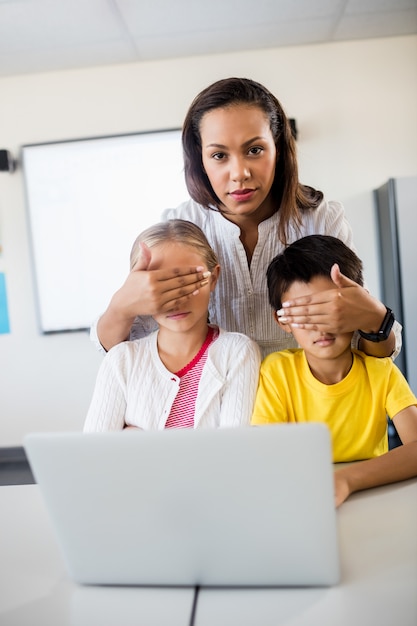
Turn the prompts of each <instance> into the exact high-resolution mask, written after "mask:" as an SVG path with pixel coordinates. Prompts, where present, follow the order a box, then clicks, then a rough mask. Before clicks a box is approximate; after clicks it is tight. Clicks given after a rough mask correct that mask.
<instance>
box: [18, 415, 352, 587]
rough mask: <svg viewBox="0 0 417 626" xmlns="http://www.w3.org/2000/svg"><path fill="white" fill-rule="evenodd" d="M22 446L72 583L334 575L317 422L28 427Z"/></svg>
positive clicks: (327, 478) (256, 581)
mask: <svg viewBox="0 0 417 626" xmlns="http://www.w3.org/2000/svg"><path fill="white" fill-rule="evenodd" d="M24 447H25V449H26V453H27V456H28V459H29V462H30V465H31V468H32V471H33V474H34V476H35V479H36V482H37V483H38V484H39V487H40V490H41V492H42V494H43V497H44V501H45V503H46V506H47V508H48V510H49V514H50V517H51V520H52V523H53V526H54V528H55V531H56V536H57V539H58V541H59V544H60V547H61V550H62V553H63V556H64V559H65V562H66V566H67V569H68V572H69V575H70V576H71V577H72V578H73V579H74V580H75V581H76V582H78V583H83V584H106V585H158V586H159V585H188V586H191V585H204V586H299V585H302V586H305V585H309V586H310V585H313V586H322V585H324V586H327V585H333V584H335V583H337V582H338V580H339V572H340V570H339V558H338V557H339V554H338V552H339V550H338V540H337V519H336V511H335V507H334V499H333V492H334V490H333V466H332V460H331V443H330V436H329V432H328V430H327V428H326V426H324V425H322V424H291V425H290V424H285V425H284V424H282V425H274V426H262V427H252V428H249V427H247V428H240V429H219V430H188V429H180V430H167V431H157V432H155V431H152V432H144V431H138V432H134V431H125V432H115V433H93V434H84V433H59V434H58V433H34V434H30V435H27V436H26V438H25V441H24Z"/></svg>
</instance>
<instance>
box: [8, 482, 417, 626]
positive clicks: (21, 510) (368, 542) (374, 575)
mask: <svg viewBox="0 0 417 626" xmlns="http://www.w3.org/2000/svg"><path fill="white" fill-rule="evenodd" d="M338 518H339V530H340V550H341V562H342V581H341V583H340V585H338V586H336V587H333V588H323V589H241V590H238V589H227V590H225V589H218V590H217V589H202V590H200V592H199V596H198V604H197V613H196V620H195V626H281V625H285V626H316V625H317V626H373V625H374V624H378V626H416V624H417V480H412V481H407V482H404V483H400V484H397V485H392V486H388V487H383V488H380V489H374V490H370V491H368V492H363V493H359V494H356V495H354V496H353V497H351V498H350V499H349V500H348V501H347V502H346V503H345V504H343V505H342V507H341V508H340V509H339V511H338ZM193 597H194V590H193V589H188V588H187V589H151V588H148V589H146V588H145V589H144V588H133V587H128V588H124V587H115V588H114V587H82V586H79V585H76V584H74V583H72V582H71V580H70V579H69V578H68V575H67V574H66V571H65V567H64V563H63V560H62V557H61V554H60V552H59V550H58V547H57V545H56V542H55V537H54V535H53V531H52V528H51V525H50V523H49V519H48V517H47V513H46V510H45V507H44V504H43V501H42V499H41V495H40V493H39V490H38V487H37V485H25V486H10V487H0V624H1V626H33V625H35V624H36V625H37V624H42V626H91V625H94V624H100V626H115V624H117V626H165V625H166V626H177V625H178V626H184V625H187V626H188V625H189V624H190V615H191V611H192V603H193Z"/></svg>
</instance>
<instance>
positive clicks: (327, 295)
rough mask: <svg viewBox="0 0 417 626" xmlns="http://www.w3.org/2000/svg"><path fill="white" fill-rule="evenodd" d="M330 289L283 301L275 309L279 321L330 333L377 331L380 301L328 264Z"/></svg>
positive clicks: (382, 313)
mask: <svg viewBox="0 0 417 626" xmlns="http://www.w3.org/2000/svg"><path fill="white" fill-rule="evenodd" d="M331 278H332V280H333V283H334V288H333V289H328V290H325V291H321V292H318V293H314V294H311V295H308V296H302V297H300V298H297V299H295V300H290V301H288V302H283V304H282V309H281V310H280V312H279V319H280V320H281V321H282V322H286V323H289V324H292V325H293V326H295V327H296V328H304V329H307V330H318V331H324V332H329V333H332V334H340V333H346V332H352V331H354V330H357V329H359V328H360V329H361V330H364V331H365V332H372V331H377V330H378V329H379V327H380V326H381V323H382V320H383V319H384V316H385V312H386V309H385V307H384V305H383V304H382V303H381V302H379V300H376V299H375V298H374V297H372V296H371V295H370V293H369V292H368V291H367V290H366V289H364V288H363V287H361V286H360V285H358V284H357V283H356V282H354V281H353V280H350V279H349V278H347V276H345V275H344V274H342V273H341V272H340V269H339V267H338V265H336V264H335V265H334V266H333V267H332V272H331Z"/></svg>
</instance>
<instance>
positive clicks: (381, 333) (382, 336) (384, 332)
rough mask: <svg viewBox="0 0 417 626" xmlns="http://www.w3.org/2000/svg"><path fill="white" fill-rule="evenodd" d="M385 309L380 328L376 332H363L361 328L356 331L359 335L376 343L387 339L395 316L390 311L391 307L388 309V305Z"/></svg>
mask: <svg viewBox="0 0 417 626" xmlns="http://www.w3.org/2000/svg"><path fill="white" fill-rule="evenodd" d="M386 309H387V312H386V313H385V317H384V319H383V320H382V324H381V328H380V329H379V330H378V332H376V333H365V332H363V330H359V331H358V332H359V334H360V336H361V337H363V338H364V339H367V340H368V341H373V342H375V343H378V342H380V341H385V340H386V339H388V337H389V334H390V332H391V328H392V326H393V324H394V321H395V316H394V313H393V312H392V311H391V309H389V308H388V307H386Z"/></svg>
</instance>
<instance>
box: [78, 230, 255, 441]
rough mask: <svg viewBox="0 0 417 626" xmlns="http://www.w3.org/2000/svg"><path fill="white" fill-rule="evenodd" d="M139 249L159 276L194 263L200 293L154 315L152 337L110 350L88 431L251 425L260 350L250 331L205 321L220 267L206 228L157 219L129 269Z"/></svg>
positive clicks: (138, 244) (100, 375)
mask: <svg viewBox="0 0 417 626" xmlns="http://www.w3.org/2000/svg"><path fill="white" fill-rule="evenodd" d="M141 254H146V255H149V256H150V257H151V261H150V263H149V270H150V271H154V272H155V274H156V276H157V277H160V276H163V275H164V273H165V272H166V271H167V268H170V267H173V266H174V267H177V266H178V267H196V268H197V270H198V272H199V274H200V275H201V277H202V278H201V280H200V282H199V289H198V293H195V295H194V296H193V297H192V298H188V299H182V300H181V301H180V302H179V303H178V304H177V306H175V307H172V308H167V309H166V310H165V311H163V312H158V313H156V314H155V315H154V316H153V328H152V329H151V327H150V326H148V330H152V332H151V333H150V334H148V335H147V336H146V337H144V338H142V339H138V340H136V341H127V342H124V343H121V344H119V345H117V346H115V347H114V348H113V349H111V350H110V351H109V353H108V354H107V355H106V357H105V359H104V361H103V363H102V365H101V367H100V370H99V373H98V377H97V382H96V387H95V390H94V394H93V399H92V402H91V405H90V408H89V411H88V414H87V418H86V421H85V425H84V431H85V432H92V431H106V430H121V429H123V428H125V427H137V428H141V429H145V430H161V429H164V428H206V427H224V426H229V427H236V426H242V425H247V424H249V420H250V416H251V413H252V408H253V403H254V399H255V394H256V388H257V383H258V372H259V366H260V353H259V349H258V346H257V345H256V343H254V342H253V341H251V340H250V339H249V338H248V337H246V336H245V335H242V334H239V333H232V332H226V331H224V330H222V329H220V328H218V326H216V325H212V324H209V323H208V321H207V319H208V303H209V298H210V294H211V293H212V292H213V291H214V289H215V286H216V283H217V280H218V277H219V273H220V267H219V264H218V261H217V258H216V255H215V253H214V252H213V250H212V249H211V248H210V246H209V244H208V241H207V239H206V237H205V236H204V234H203V232H202V231H201V230H200V229H199V228H198V226H196V225H194V224H192V223H191V222H187V221H184V220H169V221H167V222H163V223H161V224H156V225H155V226H152V227H151V228H149V229H147V230H146V231H144V232H143V233H142V234H141V235H139V237H138V238H137V239H136V241H135V243H134V245H133V248H132V252H131V267H134V266H135V263H136V261H137V258H138V256H140V255H141ZM144 297H150V296H149V295H148V294H145V295H144ZM158 327H159V328H158Z"/></svg>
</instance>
